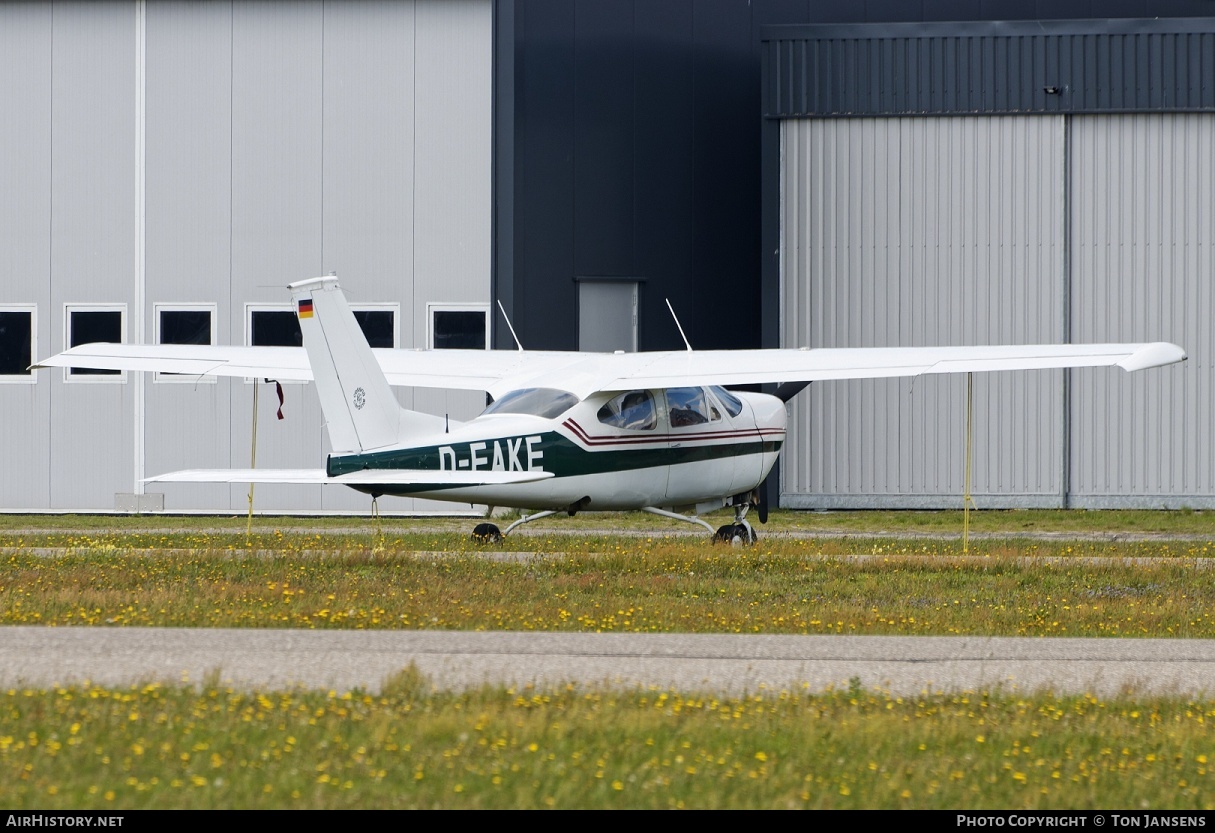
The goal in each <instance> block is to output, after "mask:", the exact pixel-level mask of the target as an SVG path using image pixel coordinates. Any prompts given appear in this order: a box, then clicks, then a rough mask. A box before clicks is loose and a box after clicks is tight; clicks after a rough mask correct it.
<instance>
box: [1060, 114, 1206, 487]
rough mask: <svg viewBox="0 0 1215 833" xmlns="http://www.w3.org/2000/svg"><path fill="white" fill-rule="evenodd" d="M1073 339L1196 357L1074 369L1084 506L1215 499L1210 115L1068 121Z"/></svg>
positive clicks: (1076, 480)
mask: <svg viewBox="0 0 1215 833" xmlns="http://www.w3.org/2000/svg"><path fill="white" fill-rule="evenodd" d="M1071 136H1072V149H1071V158H1072V164H1071V170H1072V175H1071V180H1070V188H1071V200H1072V205H1073V218H1074V219H1073V224H1072V229H1073V231H1072V242H1071V250H1072V275H1073V277H1072V282H1073V289H1074V300H1073V301H1072V306H1071V309H1072V330H1073V334H1074V336H1075V339H1076V340H1077V341H1140V340H1144V341H1173V342H1176V343H1177V344H1180V345H1182V346H1183V347H1184V348H1185V349H1186V352H1187V353H1188V355H1189V360H1188V361H1187V362H1185V363H1184V364H1182V365H1178V366H1174V367H1169V368H1164V369H1161V370H1153V371H1151V372H1145V373H1137V374H1121V373H1101V372H1098V371H1096V370H1078V371H1073V373H1074V374H1075V376H1074V383H1073V386H1072V406H1071V412H1072V441H1071V465H1072V475H1071V481H1072V483H1071V485H1072V491H1073V494H1074V498H1073V502H1074V504H1075V505H1078V506H1094V507H1101V506H1109V505H1141V506H1149V507H1157V506H1187V505H1188V506H1210V505H1212V503H1213V501H1212V497H1215V442H1212V436H1211V415H1212V413H1215V408H1213V405H1215V402H1213V397H1215V379H1213V378H1212V372H1211V368H1212V361H1213V360H1215V337H1213V335H1212V328H1211V325H1210V318H1211V310H1212V308H1213V306H1212V305H1213V304H1215V297H1213V295H1212V281H1211V276H1212V275H1213V274H1215V204H1213V203H1212V194H1215V115H1211V114H1158V115H1126V116H1117V117H1103V118H1093V117H1084V118H1081V117H1077V118H1075V119H1074V120H1073V121H1072V125H1071Z"/></svg>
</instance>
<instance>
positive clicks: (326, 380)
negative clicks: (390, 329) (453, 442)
mask: <svg viewBox="0 0 1215 833" xmlns="http://www.w3.org/2000/svg"><path fill="white" fill-rule="evenodd" d="M288 288H289V289H290V290H291V298H292V301H293V302H294V303H295V309H296V314H297V315H298V316H299V321H300V330H301V331H302V332H303V335H304V349H305V350H306V351H307V353H308V363H309V364H310V365H311V366H312V374H313V378H314V380H315V381H316V388H317V393H318V394H319V395H320V399H321V409H322V410H323V411H324V413H325V422H326V424H327V428H328V429H329V439H330V441H331V442H332V443H333V450H334V451H338V452H347V451H353V452H363V451H370V450H372V449H376V448H383V447H385V446H390V445H394V444H396V443H399V442H402V441H404V440H405V439H406V438H407V437H408V436H410V435H411V434H416V433H421V432H429V431H436V430H442V427H443V420H442V419H441V418H440V417H436V416H431V415H429V414H422V413H419V412H417V411H409V410H406V409H404V408H402V407H401V405H400V403H398V402H397V398H396V395H395V394H394V393H393V392H392V387H391V386H390V385H389V384H388V380H387V379H386V378H385V377H384V371H383V370H382V369H381V368H380V364H379V362H378V361H376V358H375V355H374V354H373V353H372V352H371V346H370V345H369V344H368V343H367V337H366V336H364V335H363V331H362V330H361V329H360V328H359V324H358V321H356V320H355V317H354V313H353V312H351V310H350V307H349V306H348V305H347V304H346V296H345V295H343V294H342V290H341V289H340V288H339V287H338V282H337V278H336V277H333V276H329V277H324V278H310V279H309V280H306V281H299V282H298V283H293V284H291V285H290V286H289V287H288Z"/></svg>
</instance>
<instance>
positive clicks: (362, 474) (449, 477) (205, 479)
mask: <svg viewBox="0 0 1215 833" xmlns="http://www.w3.org/2000/svg"><path fill="white" fill-rule="evenodd" d="M552 476H553V473H552V472H547V471H434V470H429V471H425V470H421V469H365V470H363V471H352V472H350V473H348V474H342V475H338V476H337V477H329V476H328V475H326V474H325V470H324V469H186V470H184V471H172V472H168V473H167V474H159V475H157V476H156V477H147V478H144V481H143V482H145V483H291V484H321V485H326V484H335V485H339V486H374V485H396V486H407V485H422V484H425V485H428V486H436V487H443V486H500V485H502V484H503V483H529V482H532V481H535V480H544V479H545V478H548V477H552Z"/></svg>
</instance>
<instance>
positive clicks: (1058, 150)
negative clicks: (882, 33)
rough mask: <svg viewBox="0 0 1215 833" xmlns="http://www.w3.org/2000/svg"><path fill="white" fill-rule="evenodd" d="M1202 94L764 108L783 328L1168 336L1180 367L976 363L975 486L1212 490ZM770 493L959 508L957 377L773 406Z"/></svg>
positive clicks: (964, 337) (979, 339) (800, 341)
mask: <svg viewBox="0 0 1215 833" xmlns="http://www.w3.org/2000/svg"><path fill="white" fill-rule="evenodd" d="M1213 142H1215V115H1212V114H1168V113H1158V114H1141V115H1085V116H1076V115H1071V116H1069V115H1032V116H957V117H913V118H842V119H839V118H836V119H786V120H784V121H782V123H781V159H782V162H781V164H782V170H781V196H780V204H781V232H780V234H781V264H780V268H781V275H780V280H781V283H780V286H781V289H780V292H781V305H782V312H781V316H782V318H781V343H782V345H783V346H787V347H799V346H810V347H825V346H879V345H923V344H966V343H974V344H979V343H996V344H1000V343H1003V344H1008V343H1032V342H1054V341H1069V340H1070V341H1077V342H1086V341H1155V340H1164V341H1173V342H1176V343H1178V344H1181V345H1182V346H1183V347H1185V348H1186V350H1187V352H1188V354H1189V356H1190V358H1189V361H1188V362H1186V363H1184V364H1183V365H1180V366H1175V367H1169V368H1164V369H1159V370H1153V371H1147V372H1143V373H1138V374H1133V375H1131V374H1125V373H1123V372H1122V371H1118V370H1109V369H1076V370H1071V371H1066V372H1065V371H1042V372H1015V373H1006V374H977V375H976V376H975V386H974V411H973V419H974V432H973V448H974V455H973V468H972V472H973V484H972V492H973V494H974V496H975V499H976V501H977V503H978V505H979V506H980V507H984V508H994V507H1017V506H1043V507H1053V506H1077V507H1093V508H1099V507H1115V506H1144V507H1167V506H1195V507H1197V506H1215V482H1213V481H1215V451H1213V449H1212V441H1211V438H1210V417H1211V414H1212V413H1213V410H1212V405H1213V404H1215V403H1213V402H1212V390H1211V387H1212V380H1211V370H1210V368H1211V361H1212V358H1213V357H1215V347H1213V345H1212V343H1211V340H1212V336H1211V334H1210V327H1209V326H1207V325H1206V324H1205V323H1204V322H1206V321H1207V320H1209V316H1210V313H1211V310H1212V295H1211V291H1212V290H1211V283H1212V282H1211V275H1212V267H1213V266H1215V204H1213V203H1212V200H1211V195H1212V194H1215V164H1213V162H1212V160H1213V159H1215V145H1213ZM790 414H791V419H790V435H789V443H788V446H787V450H786V453H785V456H784V457H783V469H782V487H781V503H782V505H784V506H789V507H796V508H840V507H857V508H860V507H896V506H897V507H909V506H910V507H915V506H922V507H957V506H960V505H961V495H962V494H963V491H964V478H965V466H964V461H965V425H966V382H965V377H961V376H958V377H925V378H920V379H916V380H914V381H911V380H875V381H864V382H828V383H819V384H815V385H811V386H810V389H809V390H808V391H807V392H805V393H803V394H802V395H800V396H798V397H797V398H796V399H795V400H793V402H792V403H791V408H790Z"/></svg>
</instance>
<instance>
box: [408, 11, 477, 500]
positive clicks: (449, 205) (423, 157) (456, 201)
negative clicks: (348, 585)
mask: <svg viewBox="0 0 1215 833" xmlns="http://www.w3.org/2000/svg"><path fill="white" fill-rule="evenodd" d="M489 11H490V10H489V7H488V5H487V4H485V3H483V2H479V1H475V0H459V2H436V3H424V4H419V5H418V9H417V28H418V34H417V64H416V68H415V74H416V77H417V92H416V98H415V104H414V106H415V116H414V118H415V124H416V131H415V140H414V141H415V145H414V189H415V190H414V197H415V200H416V202H415V205H417V206H419V207H424V210H423V209H419V210H416V211H415V212H414V257H413V269H414V282H413V294H412V296H411V297H407V298H405V299H404V300H405V302H406V303H405V304H404V305H403V306H402V314H405V315H409V314H412V315H413V334H414V335H413V337H414V343H413V344H412V345H408V344H407V345H404V346H414V347H423V346H425V338H426V320H425V316H426V304H427V302H436V303H440V302H441V303H449V302H461V301H480V302H488V301H489V300H490V297H489V288H490V279H491V272H492V259H491V253H492V217H493V202H492V200H493V187H492V186H493V176H492V175H493V171H492V159H493V154H492V151H493V118H492V117H493V111H492V108H491V107H490V101H491V100H492V92H493V20H492V17H491V15H490V14H489ZM497 321H498V319H497V318H496V317H495V318H494V324H495V325H496V324H497ZM490 343H492V341H491V342H490ZM414 404H415V407H416V408H418V409H419V410H422V411H427V412H429V413H437V414H450V415H451V418H452V419H460V420H463V419H469V418H471V417H473V416H476V415H477V414H478V413H480V412H481V410H482V408H484V406H485V397H484V394H481V393H478V392H471V391H442V390H423V389H419V390H417V391H416V392H415V393H414ZM446 508H448V509H451V508H452V505H451V504H448V505H447V507H446Z"/></svg>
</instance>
